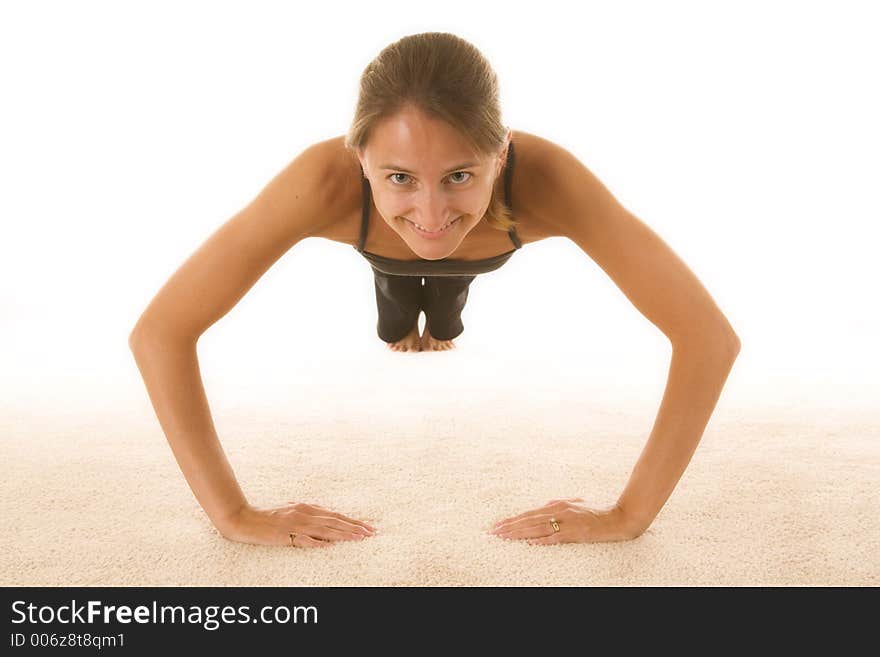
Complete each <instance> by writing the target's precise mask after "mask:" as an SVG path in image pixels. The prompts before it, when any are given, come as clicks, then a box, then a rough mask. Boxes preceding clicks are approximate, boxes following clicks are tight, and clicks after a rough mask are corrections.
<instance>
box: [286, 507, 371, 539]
mask: <svg viewBox="0 0 880 657" xmlns="http://www.w3.org/2000/svg"><path fill="white" fill-rule="evenodd" d="M288 504H297V502H288ZM304 506H305V507H306V508H307V509H312V510H320V511H321V515H324V516H332V517H334V518H339V519H340V520H344V521H345V522H350V523H352V524H355V525H360V526H361V527H363V528H364V529H369V530H370V531H373V532H375V531H376V529H375V528H374V527H373V526H372V525H369V524H367V523H365V522H361V521H360V520H355V519H354V518H349V517H348V516H345V515H342V514H341V513H337V512H336V511H333V510H332V509H328V508H327V507H325V506H321V505H319V504H305V505H304Z"/></svg>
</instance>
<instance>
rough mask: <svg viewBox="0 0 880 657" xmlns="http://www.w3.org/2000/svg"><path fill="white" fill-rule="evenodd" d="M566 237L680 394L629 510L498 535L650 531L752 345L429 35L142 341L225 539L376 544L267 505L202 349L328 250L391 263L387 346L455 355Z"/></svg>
mask: <svg viewBox="0 0 880 657" xmlns="http://www.w3.org/2000/svg"><path fill="white" fill-rule="evenodd" d="M514 169H515V175H514ZM374 218H378V220H376V219H374ZM371 219H373V220H372V221H371ZM552 236H564V237H568V238H569V239H571V240H572V241H573V242H575V243H576V244H577V245H578V246H579V247H580V248H581V249H582V250H583V251H584V253H585V254H586V255H588V256H589V257H591V258H592V259H593V260H594V261H595V262H596V263H598V264H599V266H600V267H602V269H603V270H604V271H605V272H606V273H607V274H608V275H609V276H610V277H611V278H612V279H613V280H614V282H615V283H616V284H617V285H618V287H619V288H620V289H621V291H622V292H623V293H624V294H625V295H626V296H627V298H628V299H629V300H630V301H632V302H633V304H634V305H635V306H636V307H637V308H638V310H639V311H640V312H641V313H642V314H644V315H645V317H647V318H648V319H649V320H650V321H651V322H653V323H654V324H655V325H656V326H657V327H658V328H659V329H660V330H661V331H662V332H663V333H664V334H665V335H666V336H667V337H668V338H669V340H670V342H671V344H672V348H673V349H672V362H671V366H670V373H669V379H668V383H667V388H666V391H665V394H664V397H663V401H662V404H661V406H660V410H659V414H658V416H657V420H656V423H655V425H654V428H653V431H652V433H651V435H650V437H649V439H648V442H647V444H646V446H645V449H644V451H643V453H642V454H641V456H640V458H639V460H638V462H637V463H636V465H635V468H634V469H633V472H632V474H631V477H630V479H629V481H628V483H627V485H626V486H625V488H624V490H623V492H622V493H621V495H620V498H619V499H618V501H617V503H616V504H615V505H613V506H612V507H611V508H606V509H591V508H589V507H588V506H585V505H583V504H580V502H583V500H582V499H581V498H565V499H559V500H551V501H550V502H548V503H547V504H546V505H544V506H541V507H538V508H535V509H531V510H527V511H524V512H523V513H521V514H519V515H516V516H514V517H511V518H506V519H503V520H501V521H500V522H499V523H498V524H497V525H496V526H495V527H494V528H493V529H492V530H491V531H493V532H494V533H495V534H496V535H498V536H500V537H502V538H507V539H516V540H527V541H529V542H531V543H538V544H549V543H559V542H593V541H616V540H626V539H630V538H634V537H636V536H638V535H640V534H641V533H642V532H644V530H645V529H646V528H647V527H648V526H649V525H650V524H651V522H652V521H653V519H654V517H655V516H656V514H657V513H658V512H659V511H660V509H661V507H662V506H663V505H664V503H665V502H666V499H667V498H668V497H669V495H670V494H671V492H672V490H673V488H674V487H675V485H676V483H677V482H678V480H679V478H680V477H681V474H682V473H683V472H684V469H685V468H686V467H687V464H688V462H689V460H690V458H691V455H692V454H693V452H694V450H695V449H696V446H697V443H698V442H699V439H700V437H701V436H702V433H703V430H704V428H705V426H706V423H707V422H708V419H709V416H710V415H711V413H712V410H713V409H714V407H715V404H716V402H717V400H718V397H719V395H720V392H721V388H722V386H723V385H724V382H725V380H726V378H727V375H728V373H729V371H730V368H731V366H732V364H733V362H734V360H735V358H736V355H737V353H738V352H739V340H738V338H737V336H736V334H735V332H734V331H733V329H732V328H731V326H730V324H729V322H728V321H727V319H726V318H725V316H724V315H723V313H722V312H721V311H720V310H719V309H718V307H717V306H716V304H715V303H714V301H713V300H712V298H711V297H710V295H709V294H708V292H707V291H706V290H705V289H704V288H703V286H702V285H701V284H700V282H699V281H698V280H697V279H696V278H695V277H694V275H693V274H692V273H691V271H690V270H689V269H688V268H687V266H686V265H685V264H684V263H683V262H682V261H681V260H680V259H679V258H678V257H677V256H676V255H675V253H673V251H672V250H671V249H670V248H669V247H668V246H667V245H666V244H665V243H664V242H663V241H662V240H661V239H660V237H658V236H657V235H656V234H655V233H654V232H653V231H651V229H650V228H648V227H647V226H646V225H645V224H644V223H642V222H641V221H640V220H639V219H638V218H636V217H635V216H633V215H632V214H631V213H630V212H628V211H627V210H626V209H625V208H624V207H622V206H621V204H620V203H619V202H618V201H617V200H616V199H615V198H614V196H613V195H612V194H611V193H609V191H608V190H607V189H606V188H605V187H604V186H603V185H602V184H601V183H600V182H599V181H598V180H597V179H596V178H595V176H593V175H592V173H591V172H590V171H589V170H588V169H587V168H586V167H585V166H584V165H583V164H581V163H580V162H579V161H578V160H577V159H576V158H575V157H574V156H573V155H572V154H571V153H569V152H568V151H566V150H565V149H564V148H562V147H561V146H558V145H556V144H554V143H552V142H550V141H548V140H545V139H542V138H540V137H538V136H536V135H532V134H529V133H526V132H521V131H513V130H510V129H507V128H505V127H504V126H503V124H502V122H501V118H500V110H499V107H498V86H497V80H496V77H495V74H494V72H493V71H492V69H491V67H490V65H489V64H488V62H487V61H486V60H485V59H484V58H483V56H482V55H481V54H480V53H479V51H478V50H477V49H476V48H474V47H473V46H472V45H471V44H469V43H468V42H466V41H464V40H462V39H460V38H458V37H456V36H454V35H452V34H446V33H426V34H418V35H412V36H408V37H406V38H403V39H401V40H400V41H398V42H396V43H394V44H391V45H390V46H388V47H387V48H385V49H384V50H383V51H382V52H381V53H380V54H379V55H378V56H377V57H376V59H375V60H374V61H373V62H371V63H370V64H369V66H367V68H366V69H365V71H364V72H363V75H362V77H361V83H360V95H359V98H358V103H357V109H356V113H355V117H354V122H353V124H352V126H351V128H350V130H349V132H348V134H347V135H344V136H340V137H337V138H334V139H329V140H326V141H322V142H319V143H316V144H314V145H313V146H311V147H309V148H307V149H306V150H304V151H303V152H302V153H301V154H300V155H299V156H297V157H296V158H295V159H294V160H293V161H292V162H291V163H290V164H289V165H288V166H287V167H286V168H285V169H284V170H283V171H282V172H281V173H279V174H278V175H277V176H276V177H275V178H274V179H273V180H272V181H271V182H269V184H268V185H267V186H266V187H265V189H263V190H262V191H261V192H260V194H259V195H257V197H256V198H255V199H254V200H253V201H252V202H251V203H250V204H249V205H248V206H247V207H245V208H244V209H243V210H241V211H240V212H239V213H238V214H236V215H235V216H234V217H232V218H231V219H230V220H229V221H228V222H226V223H225V224H224V225H223V226H221V227H220V228H219V229H218V230H217V231H216V232H215V233H214V234H213V235H212V236H211V237H210V238H209V239H208V240H207V241H206V242H205V244H204V245H202V246H201V247H200V248H199V249H198V250H197V251H196V252H195V253H194V254H193V255H192V256H191V257H190V258H189V259H188V260H187V261H186V262H185V263H184V264H183V265H182V266H181V267H180V269H179V270H178V271H176V272H175V273H174V275H173V276H172V277H171V278H170V279H169V281H168V282H167V283H166V284H165V285H164V286H163V287H162V289H161V290H160V291H159V293H158V294H157V295H156V297H155V298H154V299H153V300H152V301H151V303H150V304H149V306H148V307H147V309H146V310H145V311H144V313H143V315H142V316H141V318H140V319H139V321H138V323H137V325H136V326H135V328H134V330H133V331H132V334H131V336H130V339H129V343H130V345H131V348H132V350H133V352H134V354H135V358H136V360H137V363H138V367H139V368H140V371H141V374H142V376H143V378H144V381H145V383H146V385H147V389H148V391H149V394H150V399H151V401H152V403H153V407H154V409H155V410H156V413H157V415H158V418H159V420H160V423H161V425H162V428H163V430H164V432H165V434H166V436H167V438H168V441H169V443H170V445H171V448H172V450H173V452H174V455H175V458H176V459H177V462H178V464H179V465H180V467H181V470H182V471H183V473H184V476H185V477H186V479H187V482H188V483H189V485H190V487H191V488H192V491H193V493H194V495H195V496H196V498H197V499H198V501H199V502H200V503H201V505H202V507H203V508H204V509H205V512H206V513H207V514H208V516H209V518H210V519H211V521H212V522H213V523H214V525H215V526H216V527H217V529H218V530H219V531H220V533H221V534H222V535H223V536H225V537H227V538H229V539H231V540H235V541H242V542H247V543H255V544H263V545H292V546H295V547H319V546H327V545H330V544H332V543H333V542H335V541H342V540H361V539H363V538H365V537H368V536H371V535H373V534H374V533H375V528H374V527H372V526H370V525H369V524H368V523H365V522H362V521H360V520H358V519H355V518H351V517H348V516H345V515H343V514H341V513H338V512H336V511H332V510H329V509H326V508H323V507H320V506H317V505H314V504H307V503H299V502H290V503H289V504H286V505H281V506H278V507H272V508H257V507H255V506H253V505H250V504H249V503H248V502H247V500H246V498H245V496H244V494H243V493H242V491H241V488H240V487H239V485H238V482H237V481H236V478H235V475H234V473H233V472H232V469H231V467H230V465H229V462H228V460H227V459H226V456H225V454H224V452H223V449H222V447H221V446H220V442H219V440H218V438H217V435H216V432H215V429H214V426H213V422H212V419H211V414H210V410H209V408H208V402H207V399H206V398H205V392H204V388H203V386H202V382H201V377H200V372H199V368H198V360H197V356H196V342H197V340H198V338H199V336H201V334H202V333H204V331H205V330H207V329H208V327H210V326H211V325H212V324H213V323H214V322H216V321H217V320H218V319H220V318H221V317H222V316H223V315H225V314H226V313H227V312H228V311H229V310H230V309H231V308H232V307H233V306H234V305H235V304H236V303H237V302H238V301H239V300H240V299H241V297H242V296H244V294H245V293H246V292H247V291H248V290H249V289H250V288H251V286H252V285H253V284H254V283H255V282H256V281H257V280H258V279H259V278H260V277H261V276H262V275H263V273H265V271H266V270H267V269H269V267H271V266H272V264H273V263H275V262H276V261H277V260H278V259H279V258H280V257H281V256H282V255H283V254H285V253H286V252H287V251H288V250H289V249H290V248H291V247H292V246H293V245H295V244H296V243H297V242H299V241H300V240H302V239H305V238H307V237H323V238H326V239H331V240H335V241H338V242H342V243H346V244H350V245H352V246H353V247H355V248H357V249H358V251H359V252H360V253H361V254H362V255H363V256H364V257H365V258H367V260H368V261H369V262H370V264H371V266H372V268H373V273H374V279H375V289H376V300H377V304H378V316H379V320H378V327H377V328H378V334H379V337H380V338H381V339H383V340H385V341H386V342H387V343H388V344H389V347H390V348H391V349H394V350H396V351H420V350H422V351H424V350H443V349H449V348H451V347H452V346H453V339H454V338H455V337H456V336H458V335H459V334H460V333H461V331H462V330H463V325H462V322H461V311H462V308H463V307H464V304H465V302H466V300H467V291H468V286H469V285H470V283H471V282H472V281H473V280H474V278H475V277H476V276H477V275H479V274H480V273H485V272H488V271H492V270H494V269H497V268H498V267H500V266H502V265H503V264H504V262H506V261H507V259H508V258H510V257H511V255H512V254H513V252H514V251H516V250H517V249H519V248H520V247H521V246H522V245H524V244H528V243H531V242H535V241H538V240H541V239H544V238H547V237H552ZM420 312H425V317H426V322H425V331H424V333H423V334H422V335H419V333H418V317H419V314H420Z"/></svg>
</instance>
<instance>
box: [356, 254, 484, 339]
mask: <svg viewBox="0 0 880 657" xmlns="http://www.w3.org/2000/svg"><path fill="white" fill-rule="evenodd" d="M373 278H374V279H375V284H376V306H377V308H378V311H379V322H378V325H377V332H378V333H379V337H380V338H381V339H382V340H384V341H385V342H397V341H398V340H402V339H403V338H404V336H406V335H407V334H408V333H409V332H410V331H411V330H412V329H413V327H414V326H416V322H418V319H419V312H421V311H424V312H425V326H426V327H427V329H428V331H429V332H430V333H431V335H432V336H433V337H435V338H436V339H438V340H452V339H453V338H457V337H458V336H459V335H460V334H461V332H462V331H464V324H462V321H461V311H462V310H463V309H464V305H465V303H467V297H468V289H469V287H470V284H471V281H473V280H474V279H475V278H476V276H395V275H394V274H385V273H383V272H380V271H379V270H377V269H376V268H375V267H374V268H373Z"/></svg>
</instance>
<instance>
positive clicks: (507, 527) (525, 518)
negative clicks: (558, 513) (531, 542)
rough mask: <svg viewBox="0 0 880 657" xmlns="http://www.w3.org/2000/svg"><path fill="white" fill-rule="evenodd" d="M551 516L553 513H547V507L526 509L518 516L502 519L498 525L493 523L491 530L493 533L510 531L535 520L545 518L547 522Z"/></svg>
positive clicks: (534, 522)
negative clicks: (506, 519) (493, 526)
mask: <svg viewBox="0 0 880 657" xmlns="http://www.w3.org/2000/svg"><path fill="white" fill-rule="evenodd" d="M552 517H553V514H552V513H549V512H548V511H547V509H543V508H542V509H533V510H532V511H527V512H526V513H524V514H521V517H520V516H518V517H517V518H516V519H511V520H508V521H504V522H502V523H501V524H499V525H495V528H494V529H493V530H492V531H493V532H495V533H498V532H505V531H511V530H513V529H519V528H521V527H527V526H529V525H534V524H536V523H537V522H542V521H545V520H546V521H548V522H549V521H550V519H551V518H552Z"/></svg>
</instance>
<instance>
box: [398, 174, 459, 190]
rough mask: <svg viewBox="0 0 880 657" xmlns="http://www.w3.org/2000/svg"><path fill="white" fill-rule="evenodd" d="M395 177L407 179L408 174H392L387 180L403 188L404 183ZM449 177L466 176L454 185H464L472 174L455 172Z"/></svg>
mask: <svg viewBox="0 0 880 657" xmlns="http://www.w3.org/2000/svg"><path fill="white" fill-rule="evenodd" d="M395 176H403V177H404V178H409V174H408V173H392V174H390V175H389V176H388V178H390V179H391V182H393V183H395V185H397V186H398V187H403V186H404V185H406V182H404V181H401V180H400V179H398V178H395ZM449 176H450V178H451V177H452V176H468V177H467V178H465V179H464V180H459V181H457V182H456V183H455V184H456V185H460V184H462V183H465V182H467V181H468V180H470V179H471V177H473V174H472V173H471V172H470V171H455V172H453V173H450V174H449Z"/></svg>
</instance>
